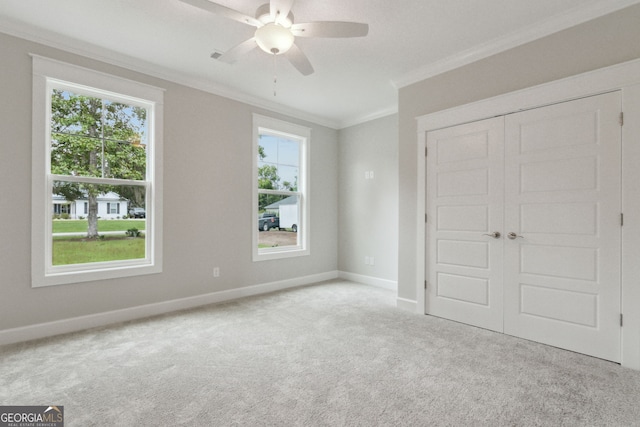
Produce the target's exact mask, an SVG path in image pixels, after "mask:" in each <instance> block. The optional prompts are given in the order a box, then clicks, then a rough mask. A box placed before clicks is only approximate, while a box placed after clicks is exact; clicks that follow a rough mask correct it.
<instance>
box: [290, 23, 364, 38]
mask: <svg viewBox="0 0 640 427" xmlns="http://www.w3.org/2000/svg"><path fill="white" fill-rule="evenodd" d="M291 32H292V33H293V35H294V36H296V37H363V36H366V35H367V34H368V33H369V24H360V23H357V22H340V21H319V22H307V23H304V24H293V25H292V26H291Z"/></svg>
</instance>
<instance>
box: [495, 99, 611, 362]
mask: <svg viewBox="0 0 640 427" xmlns="http://www.w3.org/2000/svg"><path fill="white" fill-rule="evenodd" d="M620 105H621V99H620V94H619V93H609V94H604V95H599V96H594V97H590V98H585V99H580V100H576V101H571V102H566V103H562V104H557V105H553V106H549V107H544V108H539V109H536V110H531V111H525V112H521V113H516V114H512V115H509V116H506V119H505V138H506V141H507V142H506V148H505V150H506V151H505V200H506V205H505V227H504V233H505V239H504V253H505V270H504V280H505V285H504V296H505V302H504V306H505V310H504V325H505V327H504V331H505V333H508V334H510V335H515V336H518V337H523V338H527V339H531V340H534V341H538V342H542V343H546V344H550V345H554V346H558V347H562V348H565V349H568V350H573V351H577V352H580V353H584V354H588V355H592V356H596V357H600V358H604V359H608V360H612V361H620V289H621V284H620V283H621V282H620V270H621V267H620V262H621V257H620V255H621V227H620V212H621V196H620V192H621V171H620V164H621V129H620V124H619V116H620ZM509 233H513V234H512V235H511V237H512V239H511V238H509Z"/></svg>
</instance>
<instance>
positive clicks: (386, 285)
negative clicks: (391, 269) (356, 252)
mask: <svg viewBox="0 0 640 427" xmlns="http://www.w3.org/2000/svg"><path fill="white" fill-rule="evenodd" d="M338 277H339V278H340V279H344V280H350V281H352V282H357V283H362V284H364V285H371V286H375V287H378V288H383V289H388V290H390V291H397V290H398V282H394V281H393V280H386V279H379V278H377V277H371V276H364V275H362V274H355V273H349V272H347V271H340V272H338Z"/></svg>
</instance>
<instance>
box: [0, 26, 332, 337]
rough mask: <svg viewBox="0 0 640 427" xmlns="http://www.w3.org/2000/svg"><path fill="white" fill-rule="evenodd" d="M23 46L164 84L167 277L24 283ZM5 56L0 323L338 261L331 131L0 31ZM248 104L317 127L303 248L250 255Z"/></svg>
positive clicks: (26, 65)
mask: <svg viewBox="0 0 640 427" xmlns="http://www.w3.org/2000/svg"><path fill="white" fill-rule="evenodd" d="M29 53H36V54H39V55H43V56H47V57H50V58H54V59H59V60H63V61H66V62H69V63H72V64H77V65H81V66H86V67H89V68H92V69H95V70H99V71H104V72H108V73H110V74H113V75H117V76H122V77H125V78H129V79H132V80H136V81H140V82H143V83H148V84H152V85H154V86H158V87H162V88H165V89H166V93H165V102H164V105H165V108H164V117H165V122H164V271H163V273H162V274H157V275H149V276H139V277H132V278H125V279H117V280H108V281H97V282H89V283H82V284H70V285H61V286H51V287H46V288H36V289H33V288H31V278H30V275H31V266H30V261H31V259H30V258H31V247H30V233H31V230H30V221H31V80H32V79H31V58H30V57H29ZM0 56H1V57H2V60H1V61H0V93H1V94H2V96H1V97H0V129H1V130H2V132H1V133H0V197H1V198H2V199H1V200H2V209H0V292H1V294H0V295H1V297H0V330H2V329H9V328H14V327H20V326H27V325H32V324H37V323H41V322H50V321H55V320H59V319H65V318H71V317H75V316H81V315H88V314H93V313H100V312H105V311H110V310H117V309H122V308H128V307H134V306H138V305H143V304H150V303H155V302H161V301H167V300H172V299H177V298H183V297H190V296H197V295H201V294H206V293H210V292H215V291H222V290H227V289H231V288H237V287H243V286H248V285H254V284H261V283H268V282H272V281H279V280H286V279H290V278H295V277H300V276H307V275H313V274H320V273H326V272H333V271H336V270H337V267H338V261H337V254H336V252H337V251H336V248H337V246H338V242H337V229H336V217H337V215H338V209H337V203H338V181H337V177H338V166H337V165H338V132H337V131H336V130H333V129H329V128H326V127H322V126H318V125H314V124H312V123H307V122H303V121H300V120H296V119H292V118H287V117H283V116H282V115H279V114H273V113H270V112H268V111H264V110H260V109H258V108H255V107H251V106H249V105H246V104H243V103H240V102H236V101H231V100H229V99H226V98H222V97H219V96H215V95H212V94H209V93H205V92H202V91H199V90H195V89H191V88H188V87H185V86H181V85H178V84H174V83H171V82H167V81H163V80H160V79H156V78H152V77H148V76H145V75H141V74H138V73H135V72H132V71H128V70H124V69H121V68H118V67H116V66H112V65H107V64H103V63H100V62H96V61H93V60H89V59H86V58H82V57H79V56H76V55H73V54H69V53H65V52H61V51H58V50H55V49H52V48H49V47H45V46H42V45H39V44H35V43H32V42H28V41H24V40H21V39H18V38H14V37H10V36H6V35H3V34H0ZM254 112H257V113H260V114H263V115H268V116H272V117H276V118H279V119H283V120H288V121H290V122H294V123H298V124H301V125H304V126H308V127H311V128H312V133H311V145H310V150H311V153H310V156H311V183H310V186H311V190H310V203H311V209H312V211H311V221H312V225H311V235H310V244H311V245H310V249H311V255H310V256H307V257H301V258H294V259H284V260H277V261H263V262H257V263H254V262H252V259H251V253H252V252H251V244H252V243H251V233H252V232H253V229H252V227H251V225H252V224H254V223H255V218H254V215H253V213H252V211H251V210H252V200H251V198H252V182H251V181H252V178H251V177H252V174H251V168H252V161H253V159H252V113H254ZM214 266H219V267H220V269H221V277H220V278H219V279H214V278H213V277H212V269H213V267H214Z"/></svg>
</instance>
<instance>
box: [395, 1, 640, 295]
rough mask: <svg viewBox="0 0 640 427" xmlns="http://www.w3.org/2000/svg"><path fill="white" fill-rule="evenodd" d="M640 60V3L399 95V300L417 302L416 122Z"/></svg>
mask: <svg viewBox="0 0 640 427" xmlns="http://www.w3.org/2000/svg"><path fill="white" fill-rule="evenodd" d="M639 57H640V5H636V6H632V7H629V8H626V9H623V10H621V11H619V12H616V13H613V14H610V15H606V16H604V17H602V18H599V19H596V20H593V21H590V22H587V23H584V24H581V25H578V26H575V27H573V28H570V29H567V30H564V31H561V32H558V33H556V34H553V35H551V36H547V37H545V38H542V39H540V40H537V41H534V42H531V43H528V44H525V45H523V46H520V47H517V48H514V49H512V50H509V51H506V52H503V53H501V54H498V55H495V56H492V57H490V58H487V59H484V60H481V61H478V62H475V63H473V64H470V65H468V66H465V67H461V68H458V69H456V70H453V71H450V72H447V73H444V74H441V75H438V76H435V77H433V78H429V79H426V80H424V81H421V82H418V83H415V84H412V85H409V86H406V87H404V88H402V89H400V91H399V104H398V109H399V135H400V140H399V164H400V167H399V182H398V184H399V186H398V188H399V224H400V228H399V252H398V259H399V265H398V296H399V297H400V298H404V299H407V300H416V289H417V278H416V255H415V253H416V245H417V242H418V240H417V239H424V237H423V236H417V235H416V233H415V224H416V222H417V220H418V219H417V213H416V212H417V206H416V197H417V196H416V180H417V161H416V146H417V145H416V144H417V133H416V132H417V128H416V121H415V118H416V117H419V116H422V115H425V114H428V113H432V112H435V111H440V110H443V109H446V108H451V107H454V106H458V105H463V104H466V103H469V102H473V101H478V100H481V99H485V98H489V97H492V96H496V95H500V94H504V93H508V92H511V91H514V90H518V89H523V88H526V87H530V86H535V85H538V84H542V83H545V82H550V81H553V80H557V79H560V78H563V77H568V76H572V75H576V74H580V73H583V72H587V71H591V70H595V69H598V68H602V67H606V66H609V65H613V64H617V63H621V62H625V61H629V60H632V59H636V58H639Z"/></svg>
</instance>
